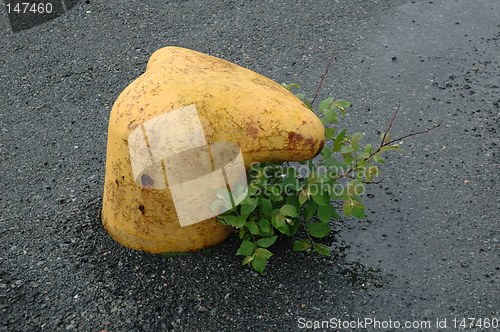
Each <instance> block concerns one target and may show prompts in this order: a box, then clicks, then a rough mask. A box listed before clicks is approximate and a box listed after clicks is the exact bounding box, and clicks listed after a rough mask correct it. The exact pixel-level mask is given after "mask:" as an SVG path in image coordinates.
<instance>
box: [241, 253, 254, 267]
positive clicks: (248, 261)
mask: <svg viewBox="0 0 500 332" xmlns="http://www.w3.org/2000/svg"><path fill="white" fill-rule="evenodd" d="M252 260H253V255H252V256H246V257H245V258H244V259H243V262H242V263H241V265H247V264H248V263H250V262H251V261H252Z"/></svg>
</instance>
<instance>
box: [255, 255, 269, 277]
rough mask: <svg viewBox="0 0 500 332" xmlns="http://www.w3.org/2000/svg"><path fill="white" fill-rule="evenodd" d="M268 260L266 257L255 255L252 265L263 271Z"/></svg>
mask: <svg viewBox="0 0 500 332" xmlns="http://www.w3.org/2000/svg"><path fill="white" fill-rule="evenodd" d="M266 264H267V260H266V259H265V258H260V257H255V256H254V258H253V259H252V267H253V268H254V269H255V271H257V272H259V273H262V272H264V269H265V268H266Z"/></svg>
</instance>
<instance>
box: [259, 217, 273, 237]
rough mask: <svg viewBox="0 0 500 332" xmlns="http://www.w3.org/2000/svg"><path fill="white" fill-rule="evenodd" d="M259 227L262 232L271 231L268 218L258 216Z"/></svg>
mask: <svg viewBox="0 0 500 332" xmlns="http://www.w3.org/2000/svg"><path fill="white" fill-rule="evenodd" d="M259 228H260V230H261V231H263V232H264V233H269V232H270V231H271V223H270V222H269V220H268V219H267V218H264V217H262V218H260V221H259Z"/></svg>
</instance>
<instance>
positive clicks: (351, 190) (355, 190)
mask: <svg viewBox="0 0 500 332" xmlns="http://www.w3.org/2000/svg"><path fill="white" fill-rule="evenodd" d="M364 192H365V185H364V184H363V183H362V182H361V179H354V180H351V181H349V183H347V195H362V194H363V193H364Z"/></svg>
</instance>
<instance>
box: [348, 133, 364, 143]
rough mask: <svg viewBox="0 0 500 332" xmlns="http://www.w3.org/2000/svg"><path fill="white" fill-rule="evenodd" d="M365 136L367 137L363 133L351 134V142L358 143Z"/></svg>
mask: <svg viewBox="0 0 500 332" xmlns="http://www.w3.org/2000/svg"><path fill="white" fill-rule="evenodd" d="M363 138H365V135H363V133H355V134H354V135H352V136H351V142H352V144H357V143H359V142H360V141H361V140H362V139H363Z"/></svg>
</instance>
